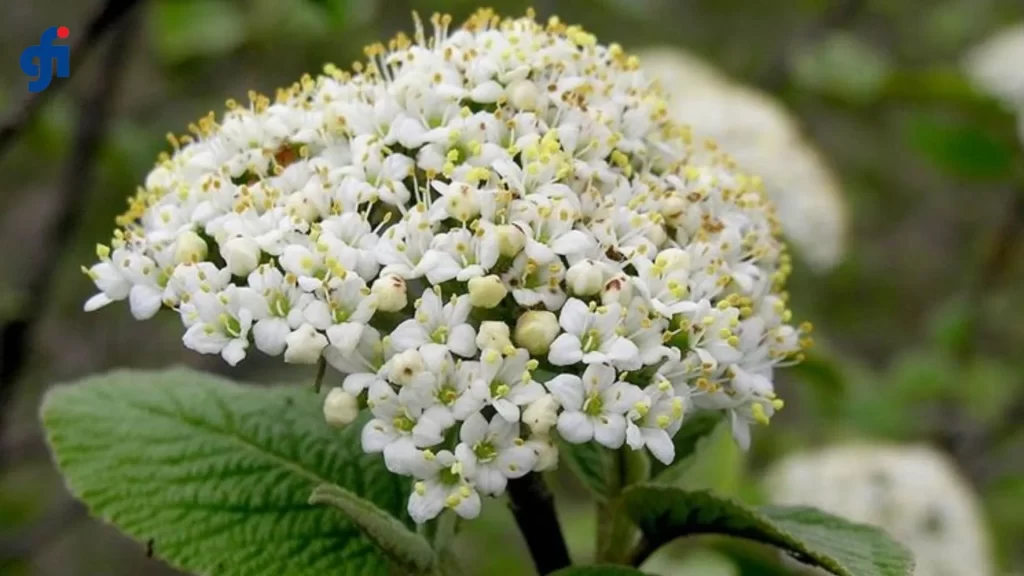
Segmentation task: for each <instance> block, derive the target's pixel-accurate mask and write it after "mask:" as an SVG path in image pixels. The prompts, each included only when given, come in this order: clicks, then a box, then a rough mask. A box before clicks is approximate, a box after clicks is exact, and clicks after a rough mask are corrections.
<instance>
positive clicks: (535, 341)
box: [515, 310, 560, 356]
mask: <svg viewBox="0 0 1024 576" xmlns="http://www.w3.org/2000/svg"><path fill="white" fill-rule="evenodd" d="M559 330H560V328H559V326H558V318H556V317H555V315H554V314H552V313H551V312H548V311H547V310H529V311H527V312H524V313H523V315H522V316H520V317H519V320H518V321H516V331H515V339H516V344H517V345H519V346H520V347H522V348H526V350H527V351H528V352H529V353H530V354H532V355H534V356H543V355H544V354H547V353H548V349H549V348H550V347H551V343H552V342H554V341H555V337H556V336H558V332H559Z"/></svg>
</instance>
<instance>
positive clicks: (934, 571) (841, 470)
mask: <svg viewBox="0 0 1024 576" xmlns="http://www.w3.org/2000/svg"><path fill="white" fill-rule="evenodd" d="M767 487H768V492H769V496H770V498H771V500H772V501H773V502H775V503H778V504H786V505H804V506H815V507H818V508H821V509H823V510H825V511H826V512H831V513H833V514H837V515H839V516H844V517H846V518H848V519H850V520H853V521H857V522H867V523H869V524H874V525H876V526H879V527H881V528H884V529H885V530H886V531H888V532H889V534H891V535H892V536H893V538H895V539H896V540H898V541H900V542H902V543H903V544H904V545H905V546H907V547H908V548H910V550H911V551H912V552H913V553H914V558H915V560H916V563H917V567H916V569H915V571H914V574H916V575H917V576H939V575H943V576H988V575H990V574H994V573H995V570H994V567H993V565H992V556H991V551H990V550H989V543H988V535H987V531H986V528H985V523H984V519H983V518H982V514H981V511H980V504H979V503H978V501H977V497H976V496H975V494H974V492H973V491H972V490H971V488H970V486H969V485H968V484H967V482H966V481H964V480H963V479H962V478H961V477H960V476H959V474H957V472H956V470H955V468H954V466H953V464H952V463H951V462H949V460H948V458H946V457H945V456H943V455H942V454H939V453H938V452H936V451H935V450H933V449H931V448H927V447H924V446H884V445H879V446H875V445H851V446H837V447H833V448H828V449H825V450H822V451H819V452H817V453H811V454H798V455H794V456H790V457H788V458H786V459H785V460H783V461H782V462H780V463H778V464H777V465H776V466H775V467H774V468H773V469H772V471H771V472H770V473H769V475H768V480H767Z"/></svg>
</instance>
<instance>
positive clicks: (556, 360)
mask: <svg viewBox="0 0 1024 576" xmlns="http://www.w3.org/2000/svg"><path fill="white" fill-rule="evenodd" d="M621 316H622V309H621V308H620V307H619V305H618V304H611V305H609V306H606V307H602V308H596V307H594V306H591V307H589V308H588V307H587V305H586V303H584V302H583V301H582V300H577V299H575V298H573V299H570V300H569V301H568V302H566V303H565V306H564V307H563V308H562V313H561V315H560V316H559V317H558V324H559V325H560V326H561V327H562V328H563V329H564V330H565V332H564V333H563V334H561V335H560V336H559V337H558V338H556V339H555V341H554V342H552V343H551V351H550V352H548V361H550V362H551V363H552V364H554V365H555V366H568V365H570V364H575V363H577V362H581V361H582V362H584V363H586V364H594V363H598V362H603V363H610V364H614V365H615V366H618V367H620V368H623V369H628V370H632V369H634V368H639V367H640V356H639V354H640V351H639V350H638V349H637V347H636V344H633V343H632V342H631V341H629V340H627V339H625V338H623V337H622V336H619V334H618V333H617V332H616V329H617V328H618V324H619V322H620V321H621Z"/></svg>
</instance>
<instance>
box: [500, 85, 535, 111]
mask: <svg viewBox="0 0 1024 576" xmlns="http://www.w3.org/2000/svg"><path fill="white" fill-rule="evenodd" d="M505 93H506V94H507V95H508V103H509V104H511V105H512V106H514V107H515V108H518V109H520V110H526V111H530V110H534V109H536V107H537V97H538V96H539V95H540V91H539V90H537V85H536V84H534V83H533V82H531V81H529V80H526V79H523V80H516V81H515V82H513V83H511V84H509V85H508V88H506V90H505Z"/></svg>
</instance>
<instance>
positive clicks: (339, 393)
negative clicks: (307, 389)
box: [324, 388, 359, 427]
mask: <svg viewBox="0 0 1024 576" xmlns="http://www.w3.org/2000/svg"><path fill="white" fill-rule="evenodd" d="M358 417H359V400H358V399H357V398H356V397H355V396H353V395H351V394H349V393H348V392H345V391H344V390H342V389H341V388H331V391H330V392H328V393H327V397H326V398H324V419H325V420H327V423H328V424H330V425H331V426H339V427H340V426H345V425H348V424H351V423H352V422H354V421H355V419H356V418H358Z"/></svg>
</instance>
